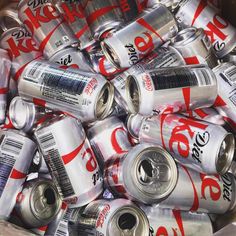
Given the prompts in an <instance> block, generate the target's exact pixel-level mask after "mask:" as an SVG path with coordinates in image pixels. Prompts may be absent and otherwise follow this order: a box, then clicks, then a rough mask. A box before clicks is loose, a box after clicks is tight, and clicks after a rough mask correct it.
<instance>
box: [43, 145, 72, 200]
mask: <svg viewBox="0 0 236 236" xmlns="http://www.w3.org/2000/svg"><path fill="white" fill-rule="evenodd" d="M45 159H46V162H47V164H48V165H49V167H50V171H51V172H52V175H53V177H54V178H55V179H56V181H57V184H58V185H59V186H60V190H61V193H62V195H63V196H64V197H65V198H66V197H70V196H72V195H74V194H75V192H74V189H73V187H72V185H71V182H70V179H69V177H68V175H67V173H66V169H65V166H64V164H63V162H62V160H61V156H60V154H59V151H58V150H57V149H50V150H49V151H47V155H45Z"/></svg>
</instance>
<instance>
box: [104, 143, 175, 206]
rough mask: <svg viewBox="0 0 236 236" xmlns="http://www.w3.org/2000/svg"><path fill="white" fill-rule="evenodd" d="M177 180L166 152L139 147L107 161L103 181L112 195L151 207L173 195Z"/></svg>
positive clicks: (171, 159) (173, 166) (151, 147)
mask: <svg viewBox="0 0 236 236" xmlns="http://www.w3.org/2000/svg"><path fill="white" fill-rule="evenodd" d="M177 177H178V176H177V167H176V164H175V162H174V160H173V158H172V156H171V155H170V154H169V153H168V152H167V151H165V150H164V149H163V148H161V147H159V146H155V145H152V144H140V145H136V146H135V147H133V148H132V149H130V150H129V152H126V153H123V154H115V155H113V157H112V158H110V159H109V160H108V161H107V163H106V167H105V177H104V178H105V179H104V181H105V184H106V186H107V187H108V189H109V190H110V191H111V193H114V194H115V195H118V196H125V197H127V198H129V199H131V200H135V201H138V202H142V203H146V204H151V203H158V202H161V201H162V200H163V199H164V198H166V197H167V196H168V195H169V194H170V193H171V192H172V191H173V189H174V188H175V185H176V182H177Z"/></svg>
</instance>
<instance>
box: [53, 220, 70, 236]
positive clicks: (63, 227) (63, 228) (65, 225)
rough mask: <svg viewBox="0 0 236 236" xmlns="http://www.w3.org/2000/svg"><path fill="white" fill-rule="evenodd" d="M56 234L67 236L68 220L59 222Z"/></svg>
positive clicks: (57, 235)
mask: <svg viewBox="0 0 236 236" xmlns="http://www.w3.org/2000/svg"><path fill="white" fill-rule="evenodd" d="M55 235H56V236H67V235H68V222H64V221H62V222H60V224H59V226H58V228H57V231H56V234H55Z"/></svg>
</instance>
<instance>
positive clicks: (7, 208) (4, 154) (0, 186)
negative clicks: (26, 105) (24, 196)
mask: <svg viewBox="0 0 236 236" xmlns="http://www.w3.org/2000/svg"><path fill="white" fill-rule="evenodd" d="M35 152H36V144H35V143H34V142H33V141H32V140H31V139H29V138H28V137H27V136H25V135H24V134H22V133H20V132H19V131H16V130H7V131H1V144H0V172H1V175H0V216H1V218H5V219H6V218H8V217H9V215H10V213H11V211H12V210H13V207H14V205H15V201H16V196H17V194H18V192H19V191H21V189H22V184H23V183H24V181H25V179H26V176H27V173H28V170H29V168H30V164H31V162H32V160H33V157H34V153H35ZM9 196H11V198H9Z"/></svg>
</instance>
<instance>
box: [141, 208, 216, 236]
mask: <svg viewBox="0 0 236 236" xmlns="http://www.w3.org/2000/svg"><path fill="white" fill-rule="evenodd" d="M141 209H142V210H143V211H144V212H145V214H146V216H147V218H148V221H149V224H150V235H149V236H161V235H179V232H180V234H182V235H204V236H212V234H213V226H212V223H211V220H210V218H209V216H208V215H207V214H197V213H191V212H186V211H180V210H177V209H173V210H172V209H163V208H160V207H159V206H145V205H141Z"/></svg>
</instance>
